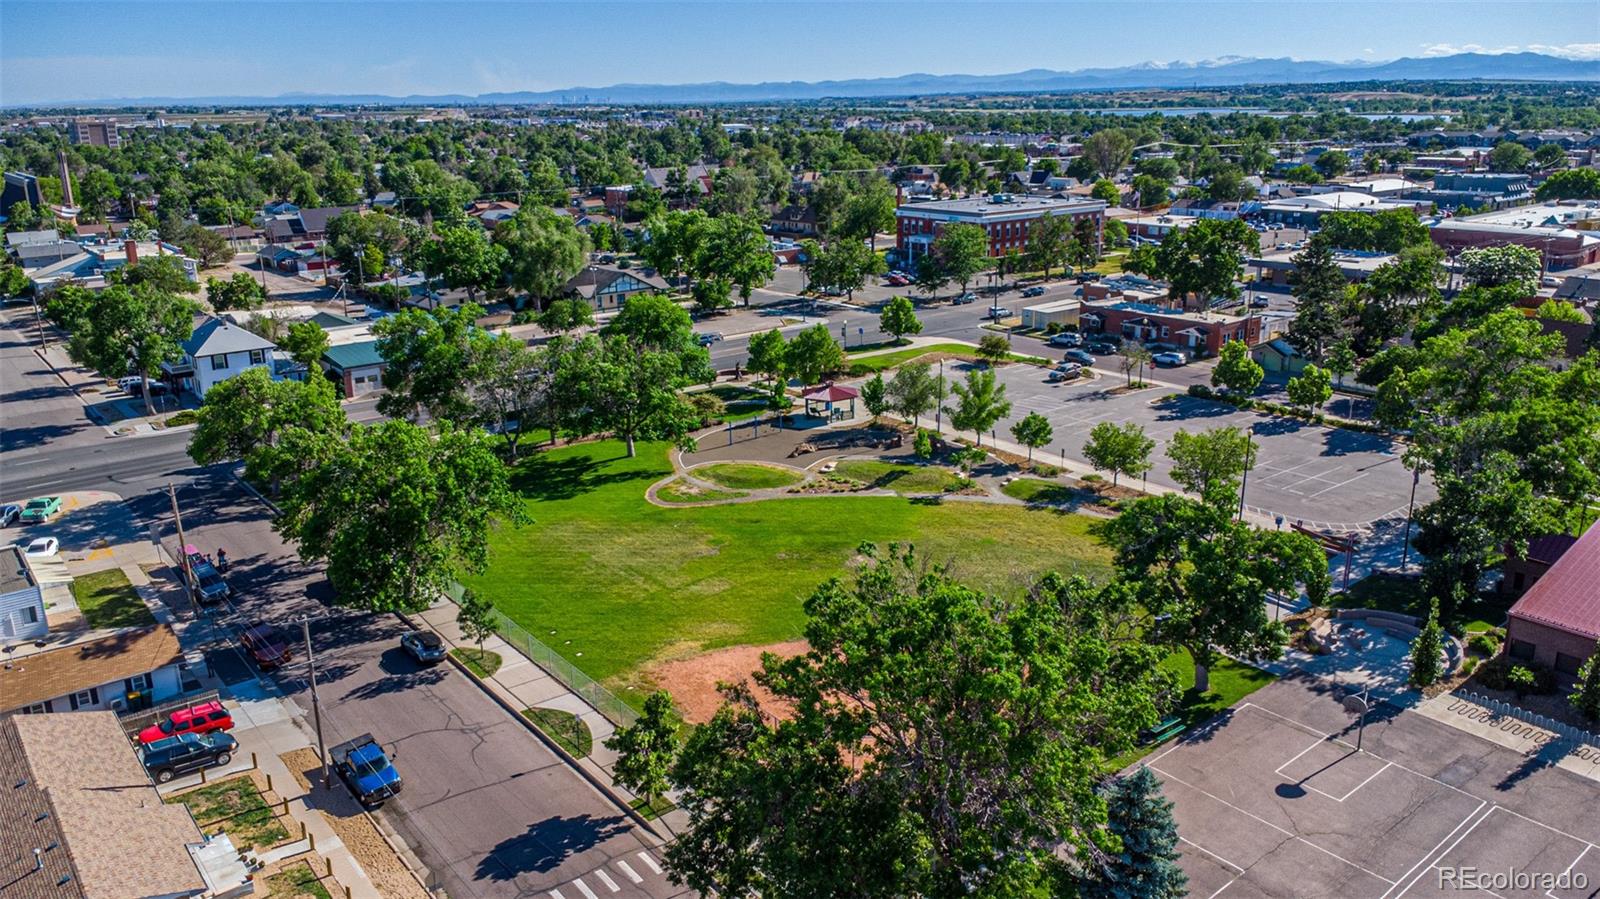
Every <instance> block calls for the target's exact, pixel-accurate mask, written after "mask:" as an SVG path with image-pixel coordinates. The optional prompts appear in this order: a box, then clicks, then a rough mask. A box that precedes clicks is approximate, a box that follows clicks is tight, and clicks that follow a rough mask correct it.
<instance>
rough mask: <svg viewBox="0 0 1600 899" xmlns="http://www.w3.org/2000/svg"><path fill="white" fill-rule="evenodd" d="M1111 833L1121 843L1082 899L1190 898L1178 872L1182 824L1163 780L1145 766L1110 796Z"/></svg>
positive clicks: (1085, 886) (1083, 888) (1085, 885)
mask: <svg viewBox="0 0 1600 899" xmlns="http://www.w3.org/2000/svg"><path fill="white" fill-rule="evenodd" d="M1106 816H1107V820H1106V829H1107V830H1109V831H1110V832H1111V833H1112V834H1114V835H1115V836H1116V837H1117V838H1118V839H1119V840H1120V841H1121V843H1122V847H1121V850H1120V851H1118V852H1113V853H1110V854H1109V855H1108V857H1107V859H1106V861H1105V864H1104V866H1103V867H1101V869H1100V870H1099V871H1098V872H1097V876H1091V877H1088V878H1086V879H1085V880H1084V881H1083V882H1082V883H1080V884H1079V885H1078V895H1079V896H1080V897H1082V899H1168V897H1175V896H1183V895H1187V892H1188V891H1187V889H1186V888H1187V886H1188V884H1189V878H1188V876H1187V875H1186V874H1184V873H1183V869H1182V868H1179V867H1178V825H1177V823H1176V822H1175V821H1173V820H1172V801H1171V800H1169V799H1167V798H1166V797H1165V796H1162V795H1161V780H1160V778H1158V777H1156V775H1155V772H1153V771H1151V770H1150V769H1149V768H1148V767H1145V766H1143V765H1141V766H1139V768H1138V769H1137V770H1135V771H1134V772H1133V773H1132V774H1129V775H1128V776H1126V777H1123V778H1120V779H1118V780H1117V781H1116V782H1115V783H1114V784H1112V786H1111V788H1110V789H1109V790H1108V791H1107V796H1106Z"/></svg>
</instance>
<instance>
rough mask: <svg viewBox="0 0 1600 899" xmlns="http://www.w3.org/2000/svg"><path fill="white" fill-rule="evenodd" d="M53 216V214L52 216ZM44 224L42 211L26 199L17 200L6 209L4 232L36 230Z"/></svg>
mask: <svg viewBox="0 0 1600 899" xmlns="http://www.w3.org/2000/svg"><path fill="white" fill-rule="evenodd" d="M52 218H53V216H52ZM43 224H44V213H42V212H41V211H40V210H39V207H37V206H35V205H33V204H31V203H29V202H28V201H27V200H18V201H17V202H15V203H13V204H11V208H10V209H7V210H6V233H8V234H10V233H14V232H17V231H36V230H38V229H39V227H40V226H41V225H43Z"/></svg>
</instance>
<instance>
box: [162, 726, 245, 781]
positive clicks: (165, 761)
mask: <svg viewBox="0 0 1600 899" xmlns="http://www.w3.org/2000/svg"><path fill="white" fill-rule="evenodd" d="M238 748H239V741H238V740H235V739H234V738H233V737H231V736H229V735H227V734H225V733H220V732H212V733H209V734H178V735H177V736H173V737H168V738H166V739H165V740H157V741H155V742H154V743H150V744H148V745H146V746H145V747H144V748H142V749H140V750H139V761H141V762H143V763H144V770H146V771H148V772H150V776H151V777H153V778H155V780H156V783H166V782H167V781H169V780H171V779H173V778H174V777H177V776H178V775H180V774H188V773H190V772H193V771H199V770H200V769H201V768H218V767H221V766H223V765H226V764H228V763H229V762H231V761H233V753H234V752H235V751H236V750H238Z"/></svg>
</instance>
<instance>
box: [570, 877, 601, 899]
mask: <svg viewBox="0 0 1600 899" xmlns="http://www.w3.org/2000/svg"><path fill="white" fill-rule="evenodd" d="M572 885H573V886H575V887H577V888H578V892H580V893H582V894H583V896H584V899H600V897H599V896H596V895H595V894H594V890H591V889H589V885H588V884H586V883H584V882H583V878H582V877H579V878H578V879H576V880H574V881H573V882H572Z"/></svg>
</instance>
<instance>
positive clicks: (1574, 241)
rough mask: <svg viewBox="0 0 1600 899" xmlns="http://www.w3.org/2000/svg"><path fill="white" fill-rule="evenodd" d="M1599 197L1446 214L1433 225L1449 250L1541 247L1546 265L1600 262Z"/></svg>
mask: <svg viewBox="0 0 1600 899" xmlns="http://www.w3.org/2000/svg"><path fill="white" fill-rule="evenodd" d="M1597 224H1600V200H1584V201H1577V202H1566V203H1545V204H1542V205H1538V206H1517V207H1513V208H1511V209H1502V210H1499V211H1497V212H1489V213H1485V214H1483V215H1474V216H1468V217H1467V218H1459V219H1447V220H1445V221H1442V222H1439V223H1438V224H1436V225H1434V226H1433V228H1432V229H1431V230H1430V232H1429V233H1430V235H1431V236H1432V237H1433V242H1434V243H1436V244H1438V245H1439V246H1441V247H1443V248H1444V250H1445V252H1447V253H1449V252H1459V251H1461V250H1469V249H1475V248H1478V247H1498V246H1506V245H1508V244H1517V245H1519V246H1524V247H1531V248H1533V249H1535V250H1538V251H1539V255H1540V256H1541V257H1542V258H1543V260H1544V267H1545V269H1547V270H1549V269H1567V268H1578V267H1580V266H1584V265H1593V264H1594V263H1596V262H1600V231H1593V230H1584V229H1589V228H1593V227H1594V226H1595V225H1597Z"/></svg>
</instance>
